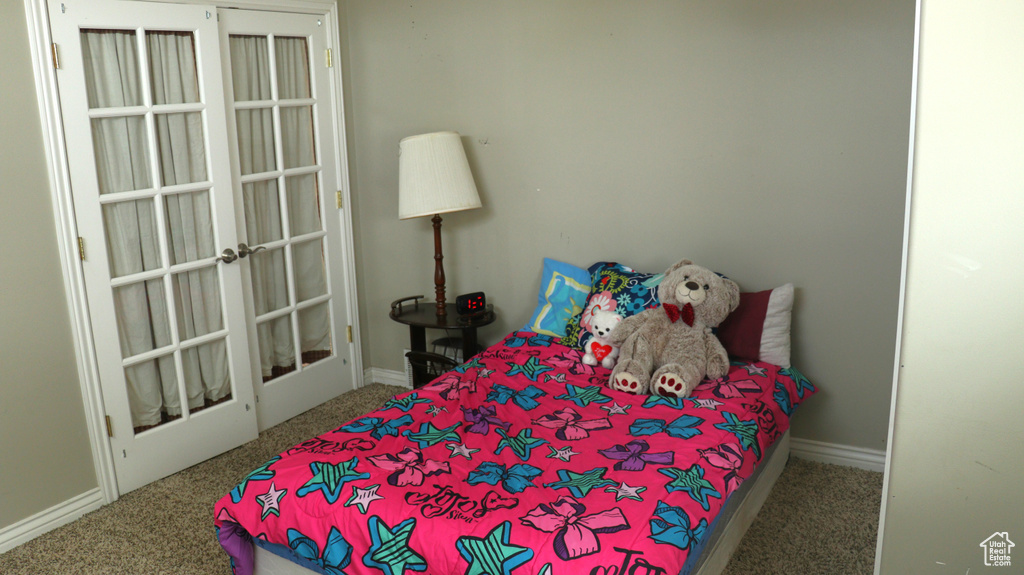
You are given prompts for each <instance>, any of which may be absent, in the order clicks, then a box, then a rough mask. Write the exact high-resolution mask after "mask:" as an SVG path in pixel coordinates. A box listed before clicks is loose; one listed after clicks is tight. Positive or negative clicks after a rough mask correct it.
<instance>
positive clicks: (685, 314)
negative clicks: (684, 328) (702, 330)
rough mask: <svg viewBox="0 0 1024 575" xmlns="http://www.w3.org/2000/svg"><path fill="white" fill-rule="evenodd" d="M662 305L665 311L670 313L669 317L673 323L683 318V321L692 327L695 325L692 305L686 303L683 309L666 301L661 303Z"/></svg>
mask: <svg viewBox="0 0 1024 575" xmlns="http://www.w3.org/2000/svg"><path fill="white" fill-rule="evenodd" d="M661 307H663V308H665V313H666V314H667V315H668V319H669V320H671V321H672V323H675V322H677V321H679V320H680V319H681V320H683V323H685V324H686V325H688V326H690V327H693V306H692V305H690V304H686V305H684V306H683V307H682V309H680V308H679V306H675V305H672V304H670V303H664V304H661Z"/></svg>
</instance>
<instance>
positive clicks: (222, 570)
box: [0, 384, 882, 575]
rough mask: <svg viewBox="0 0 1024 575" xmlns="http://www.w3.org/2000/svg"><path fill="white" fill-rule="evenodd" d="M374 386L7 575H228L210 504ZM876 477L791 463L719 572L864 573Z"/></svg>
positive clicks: (377, 391) (351, 408) (72, 527)
mask: <svg viewBox="0 0 1024 575" xmlns="http://www.w3.org/2000/svg"><path fill="white" fill-rule="evenodd" d="M402 391H404V388H401V387H394V386H385V385H381V384H372V385H369V386H366V387H364V388H362V389H358V390H356V391H353V392H350V393H346V394H344V395H342V396H340V397H338V398H335V399H333V400H331V401H329V402H327V403H325V404H324V405H321V406H320V407H317V408H315V409H312V410H310V411H308V412H306V413H304V414H302V415H300V416H298V417H296V418H294V419H292V420H289V421H287V422H285V423H282V424H281V425H278V426H276V427H274V428H272V429H269V430H267V431H265V432H263V433H262V434H261V435H260V438H259V439H257V440H256V441H252V442H250V443H247V444H245V445H243V446H242V447H239V448H237V449H234V450H232V451H229V452H228V453H225V454H224V455H221V456H219V457H216V458H214V459H211V460H209V461H206V462H204V463H201V464H199V465H196V466H195V467H191V468H189V469H186V470H184V471H182V472H180V473H177V474H175V475H172V476H171V477H168V478H167V479H164V480H161V481H157V482H156V483H153V484H150V485H147V486H146V487H143V488H141V489H138V490H136V491H133V492H131V493H128V494H127V495H125V496H123V497H121V499H119V500H118V501H115V502H114V503H112V504H110V505H107V506H105V507H103V508H102V509H99V510H97V511H94V512H93V513H90V514H88V515H86V516H84V517H82V518H81V519H79V520H78V521H75V522H74V523H71V524H69V525H65V526H64V527H61V528H59V529H56V530H54V531H51V532H50V533H47V534H46V535H43V536H41V537H39V538H37V539H34V540H33V541H30V542H28V543H26V544H24V545H22V546H20V547H17V548H15V549H12V550H11V551H9V552H7V553H5V554H3V555H0V573H2V574H4V575H65V574H66V575H105V574H112V575H113V574H117V575H124V574H136V573H137V574H140V575H141V574H155V573H168V574H175V575H206V574H223V575H228V574H229V573H230V569H229V567H228V559H227V555H225V554H224V552H223V551H222V550H221V549H220V546H219V545H218V544H217V540H216V537H215V536H214V533H213V520H212V513H213V504H214V502H215V501H217V500H218V499H220V498H221V497H222V496H223V495H224V494H225V493H227V492H228V491H230V490H231V488H232V487H234V485H235V484H236V483H237V482H238V481H239V480H240V479H241V478H242V477H244V476H245V474H246V473H248V472H249V471H251V470H252V469H253V468H255V467H256V466H258V465H260V464H261V463H263V462H265V461H266V460H268V459H270V458H271V457H273V456H274V455H277V454H278V453H280V452H282V451H284V450H286V449H288V448H289V447H291V446H292V445H294V444H296V443H298V442H300V441H302V440H304V439H308V438H310V437H313V436H314V435H319V434H321V433H323V432H325V431H328V430H330V429H334V428H336V427H338V426H339V425H341V423H344V422H345V421H348V420H350V419H352V418H354V417H356V416H359V415H362V414H364V413H367V412H369V411H372V410H374V409H376V408H378V407H380V406H381V405H383V404H384V402H385V401H387V400H388V399H389V398H390V397H391V396H392V395H394V394H396V393H399V392H402ZM881 492H882V474H881V473H872V472H869V471H862V470H858V469H853V468H850V467H839V466H835V465H825V464H821V463H813V462H809V461H804V460H800V459H795V458H794V459H792V460H791V461H790V463H789V465H787V466H786V470H785V471H784V472H783V474H782V477H781V478H780V479H779V482H778V483H777V484H776V488H775V490H774V491H773V492H772V494H771V495H770V496H769V498H768V501H767V503H765V506H764V508H763V509H762V511H761V513H760V514H759V515H758V517H757V519H756V520H755V522H754V524H753V526H751V528H750V530H749V531H748V532H747V535H746V537H744V539H743V542H742V543H741V545H740V548H739V549H738V550H737V552H736V554H735V555H734V556H733V559H732V561H731V562H730V564H729V566H728V568H727V569H726V571H725V573H727V574H729V575H741V574H742V575H750V574H760V573H764V574H770V573H779V574H782V573H786V574H791V573H800V574H811V573H822V574H824V573H828V574H830V575H840V574H847V573H850V574H853V573H871V571H872V565H873V563H874V554H875V533H876V531H877V529H878V508H879V502H880V501H881Z"/></svg>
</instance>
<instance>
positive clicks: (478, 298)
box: [455, 292, 487, 314]
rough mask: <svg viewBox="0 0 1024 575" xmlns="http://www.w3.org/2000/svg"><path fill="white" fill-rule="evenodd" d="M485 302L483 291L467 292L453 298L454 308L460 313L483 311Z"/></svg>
mask: <svg viewBox="0 0 1024 575" xmlns="http://www.w3.org/2000/svg"><path fill="white" fill-rule="evenodd" d="M486 303H487V302H486V299H485V298H484V292H475V293H469V294H465V295H460V296H459V297H457V298H455V309H456V311H458V312H459V313H461V314H467V313H476V312H479V311H483V310H484V307H485V306H486Z"/></svg>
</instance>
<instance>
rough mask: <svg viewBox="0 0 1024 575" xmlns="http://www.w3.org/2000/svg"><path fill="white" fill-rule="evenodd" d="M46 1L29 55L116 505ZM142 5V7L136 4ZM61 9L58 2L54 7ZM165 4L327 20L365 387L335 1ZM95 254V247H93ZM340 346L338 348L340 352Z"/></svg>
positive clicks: (39, 0) (32, 28)
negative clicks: (318, 17)
mask: <svg viewBox="0 0 1024 575" xmlns="http://www.w3.org/2000/svg"><path fill="white" fill-rule="evenodd" d="M47 1H48V0H24V3H25V18H26V21H27V28H28V37H29V44H30V47H31V53H32V67H33V71H34V76H35V83H36V99H37V102H38V104H39V117H40V121H41V124H42V131H43V147H44V150H45V152H46V162H47V168H48V170H47V171H48V176H49V180H50V198H51V201H52V202H53V214H54V221H55V223H56V228H57V248H58V252H59V255H60V261H61V272H62V275H63V278H64V292H65V295H66V298H67V306H68V312H69V315H70V319H71V325H72V339H73V343H74V348H75V359H76V363H77V366H78V381H79V386H80V388H81V391H82V402H83V407H84V410H85V423H86V431H87V433H88V436H89V444H90V446H91V448H92V458H93V466H94V468H95V471H96V480H97V483H98V484H99V489H100V491H101V493H102V494H103V500H104V503H111V502H113V501H115V500H116V499H117V498H118V496H119V492H118V489H117V479H116V476H115V474H114V458H113V453H112V451H111V448H110V441H109V438H108V437H107V426H106V419H105V416H106V411H105V408H104V405H103V395H102V391H101V388H100V379H99V369H98V365H97V360H96V349H95V340H94V338H93V334H92V329H91V327H90V318H89V306H88V300H87V298H86V291H85V278H84V274H83V273H82V266H81V262H80V260H79V256H78V236H79V234H78V229H77V226H76V223H75V212H74V203H73V201H72V197H71V180H70V175H69V173H68V168H67V165H68V164H67V154H66V152H67V147H66V142H65V139H64V130H63V125H62V122H61V116H60V102H59V99H58V94H57V76H56V71H55V70H54V60H53V54H52V52H51V48H50V46H51V45H52V39H51V36H50V27H49V18H48V16H47ZM137 1H145V0H137ZM49 2H50V3H56V4H59V2H60V0H49ZM165 3H178V4H207V5H212V6H216V7H218V8H245V9H248V10H274V11H281V12H300V13H306V14H318V15H321V16H322V17H323V18H324V25H325V26H326V27H327V40H328V44H329V48H330V49H331V50H332V52H333V60H334V61H335V62H338V64H337V65H335V66H334V68H335V70H334V72H333V73H332V74H331V79H332V81H331V105H332V106H333V107H334V117H335V119H336V120H335V122H336V125H335V130H334V134H333V137H334V140H335V150H337V155H338V158H337V182H338V187H339V189H338V193H339V194H340V200H341V203H342V206H343V207H342V209H339V210H338V218H340V220H341V234H342V238H341V240H342V245H343V250H344V255H345V268H346V269H345V270H344V272H345V285H344V286H342V290H341V291H342V292H343V294H344V297H345V300H346V307H347V312H348V317H349V318H351V321H352V342H351V343H349V344H348V345H350V346H352V348H351V351H352V354H351V358H352V362H351V364H350V368H351V370H352V381H353V382H354V385H355V387H356V388H358V387H361V386H362V384H363V366H362V353H361V349H362V347H361V343H360V341H361V340H360V334H359V315H358V311H359V310H358V307H359V306H358V299H357V295H356V281H355V251H354V247H353V236H352V215H351V205H352V202H351V198H350V192H349V178H348V151H347V147H346V141H345V137H344V134H345V109H344V98H343V94H344V90H343V88H344V87H343V83H342V74H341V66H340V62H341V49H340V46H341V38H340V34H339V30H338V23H339V21H338V7H337V4H336V3H335V2H333V1H331V0H165ZM94 249H95V248H94ZM342 344H343V343H342V342H339V345H342Z"/></svg>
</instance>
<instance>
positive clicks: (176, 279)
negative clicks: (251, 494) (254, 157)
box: [51, 1, 255, 493]
mask: <svg viewBox="0 0 1024 575" xmlns="http://www.w3.org/2000/svg"><path fill="white" fill-rule="evenodd" d="M213 14H215V12H212V11H210V10H209V9H206V8H203V7H194V6H193V7H187V6H176V5H166V4H156V3H145V5H144V6H143V5H140V4H139V3H136V2H112V1H100V2H89V3H84V2H81V3H80V2H64V3H63V5H62V6H61V7H60V8H58V9H54V10H53V11H52V12H51V25H52V27H53V31H54V39H55V41H56V42H57V43H58V45H59V47H60V49H61V50H62V53H63V54H64V56H65V58H64V59H65V65H64V66H62V68H61V70H60V71H59V75H58V83H59V90H60V96H61V109H62V114H63V121H64V125H65V136H66V140H67V142H68V164H69V168H70V172H71V178H72V188H73V196H74V201H75V213H76V221H77V225H78V227H79V230H80V233H81V235H82V237H83V240H84V245H85V246H87V247H88V250H87V254H88V255H87V257H86V259H85V261H84V262H83V272H84V275H85V277H86V290H87V294H88V298H89V308H90V314H91V317H92V322H93V335H94V338H95V341H96V348H97V349H96V354H97V360H98V364H99V366H100V371H101V373H100V378H101V385H102V388H103V395H104V404H105V406H106V407H107V410H108V412H109V415H110V418H111V421H112V423H113V425H112V427H113V431H114V436H113V438H112V440H111V445H112V447H113V450H114V453H115V467H116V469H117V478H118V484H119V489H120V490H121V492H122V493H123V492H125V491H128V490H130V489H133V488H134V487H137V486H139V485H143V484H145V483H148V482H149V481H152V480H153V479H156V478H159V477H162V476H164V475H167V474H168V473H172V472H174V471H177V470H179V469H182V468H184V467H186V466H188V465H191V464H193V463H196V462H198V461H202V460H203V459H206V458H208V457H211V456H212V455H216V454H218V453H221V452H223V451H225V450H226V449H229V448H230V447H233V446H235V445H239V444H240V443H242V442H243V441H246V440H247V439H251V438H252V437H254V436H255V421H254V418H253V414H252V413H249V412H251V411H252V403H253V402H252V399H251V398H252V387H251V381H250V374H249V372H248V370H247V369H245V368H244V367H242V366H245V365H246V364H247V362H248V350H247V345H246V342H245V338H246V333H245V320H244V311H243V308H242V305H241V302H240V301H238V297H237V296H238V294H239V293H240V292H241V274H240V272H239V270H238V267H239V266H238V265H237V264H235V265H232V262H233V261H234V260H233V259H232V258H228V257H223V258H221V257H218V256H219V255H220V253H222V250H224V249H228V248H233V247H234V246H235V244H236V243H237V242H236V239H237V238H236V230H235V223H234V210H233V207H232V201H233V194H232V189H231V179H230V172H228V171H227V170H226V169H224V168H223V167H219V166H220V165H223V164H226V163H227V162H226V160H227V159H228V156H229V153H228V151H227V140H226V131H227V130H226V120H225V118H224V112H223V109H224V108H223V106H224V104H223V92H222V90H221V85H220V75H221V72H220V66H219V58H220V54H219V50H218V47H217V43H218V32H217V28H216V22H215V19H212V18H211V16H212V15H213ZM147 26H152V29H151V28H150V27H147ZM200 62H201V63H202V67H200ZM76 144H81V145H76ZM232 330H235V332H237V333H235V332H233V331H232Z"/></svg>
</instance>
